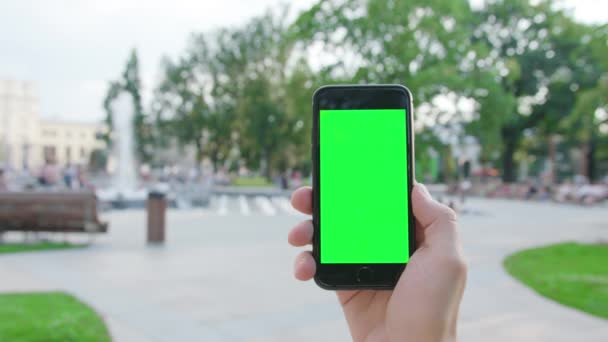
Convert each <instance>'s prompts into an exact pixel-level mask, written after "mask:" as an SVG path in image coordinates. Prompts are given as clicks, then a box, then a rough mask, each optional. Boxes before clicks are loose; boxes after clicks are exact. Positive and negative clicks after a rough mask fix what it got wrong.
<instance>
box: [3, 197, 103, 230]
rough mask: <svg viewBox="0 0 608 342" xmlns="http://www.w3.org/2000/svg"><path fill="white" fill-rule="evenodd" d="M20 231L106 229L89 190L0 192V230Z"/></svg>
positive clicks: (95, 199) (95, 201) (94, 198)
mask: <svg viewBox="0 0 608 342" xmlns="http://www.w3.org/2000/svg"><path fill="white" fill-rule="evenodd" d="M9 231H19V232H53V233H54V232H61V233H89V234H93V233H106V232H107V231H108V225H107V223H103V222H100V221H99V219H98V217H97V198H96V196H95V194H94V193H92V192H0V234H1V233H3V232H9Z"/></svg>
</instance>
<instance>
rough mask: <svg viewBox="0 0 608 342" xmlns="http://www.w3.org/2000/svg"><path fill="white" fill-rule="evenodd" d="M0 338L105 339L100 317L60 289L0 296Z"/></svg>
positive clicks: (106, 334) (101, 341)
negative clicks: (58, 290) (57, 290)
mask: <svg viewBox="0 0 608 342" xmlns="http://www.w3.org/2000/svg"><path fill="white" fill-rule="evenodd" d="M0 340H2V341H19V342H37V341H48V342H60V341H91V342H106V341H107V342H109V341H111V338H110V334H109V332H108V329H107V327H106V326H105V324H104V322H103V320H102V319H101V317H99V315H98V314H97V313H96V312H95V311H93V310H92V309H91V308H89V307H88V306H86V305H85V304H83V303H82V302H80V301H79V300H78V299H76V298H74V297H72V296H71V295H69V294H66V293H62V292H46V293H15V294H2V295H0Z"/></svg>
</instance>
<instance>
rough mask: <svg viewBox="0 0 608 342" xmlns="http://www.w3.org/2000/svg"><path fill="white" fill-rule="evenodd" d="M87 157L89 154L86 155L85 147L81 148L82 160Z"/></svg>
mask: <svg viewBox="0 0 608 342" xmlns="http://www.w3.org/2000/svg"><path fill="white" fill-rule="evenodd" d="M86 155H87V153H86V151H85V150H84V147H81V148H80V158H81V159H84V157H86Z"/></svg>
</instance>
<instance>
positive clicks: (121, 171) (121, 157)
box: [97, 93, 148, 208]
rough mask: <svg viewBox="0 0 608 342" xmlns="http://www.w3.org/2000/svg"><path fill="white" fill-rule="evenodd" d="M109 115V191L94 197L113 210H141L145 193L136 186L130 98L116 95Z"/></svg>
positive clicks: (123, 94)
mask: <svg viewBox="0 0 608 342" xmlns="http://www.w3.org/2000/svg"><path fill="white" fill-rule="evenodd" d="M112 111H113V116H112V121H113V124H114V132H113V133H112V142H113V144H112V147H113V148H112V157H113V160H114V161H115V163H114V166H115V167H114V170H113V171H114V172H113V177H112V183H111V186H110V188H106V189H100V190H99V191H98V192H97V196H98V197H99V199H100V200H101V201H102V202H105V203H109V204H111V205H112V206H113V207H115V208H126V207H143V206H144V205H145V202H146V198H147V195H148V191H147V190H146V189H145V188H142V187H139V186H138V179H137V173H136V170H137V163H136V161H135V142H134V140H135V139H134V136H133V135H134V130H133V113H134V108H133V101H132V98H131V95H130V94H126V93H122V94H120V95H119V97H118V98H116V100H115V101H114V104H113V105H112Z"/></svg>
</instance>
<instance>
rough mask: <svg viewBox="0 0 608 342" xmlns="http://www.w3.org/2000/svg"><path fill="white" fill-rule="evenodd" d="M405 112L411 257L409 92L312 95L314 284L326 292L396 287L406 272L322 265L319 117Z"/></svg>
mask: <svg viewBox="0 0 608 342" xmlns="http://www.w3.org/2000/svg"><path fill="white" fill-rule="evenodd" d="M393 108H395V109H405V113H406V129H405V133H406V134H407V140H406V143H407V173H408V174H407V177H408V206H409V208H408V210H409V213H408V214H409V215H408V216H409V218H410V222H409V229H408V236H409V254H410V256H411V255H412V254H413V253H414V251H415V249H416V234H415V230H416V229H415V218H414V215H413V211H412V201H411V194H412V188H413V185H414V170H415V165H414V159H415V158H414V133H413V122H414V120H413V103H412V95H411V92H410V91H409V89H407V88H406V87H405V86H402V85H398V84H379V85H328V86H323V87H321V88H319V89H317V90H316V91H315V93H314V95H313V125H312V161H313V163H312V164H313V177H312V178H313V179H312V183H313V203H312V208H313V218H312V222H313V226H314V234H313V257H314V258H315V261H316V266H317V268H316V273H315V277H314V279H315V282H316V283H317V285H319V286H320V287H321V288H324V289H327V290H353V289H357V290H359V289H374V290H390V289H393V288H394V287H395V285H396V284H397V282H398V280H399V278H400V276H401V274H402V273H403V271H404V270H405V267H406V263H403V264H322V263H321V241H320V236H321V234H320V231H321V224H320V223H321V222H320V192H321V187H320V161H319V157H320V156H319V153H320V148H319V146H320V144H319V114H320V110H321V109H393Z"/></svg>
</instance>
